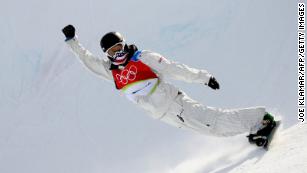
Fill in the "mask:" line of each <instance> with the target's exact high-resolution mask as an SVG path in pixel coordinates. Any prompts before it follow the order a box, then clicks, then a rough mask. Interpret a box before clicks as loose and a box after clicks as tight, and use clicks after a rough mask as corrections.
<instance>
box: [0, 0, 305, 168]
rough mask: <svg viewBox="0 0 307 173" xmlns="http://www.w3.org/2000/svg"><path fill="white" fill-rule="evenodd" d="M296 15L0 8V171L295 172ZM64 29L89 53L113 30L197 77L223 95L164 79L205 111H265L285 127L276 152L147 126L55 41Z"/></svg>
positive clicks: (25, 4) (241, 6) (273, 8)
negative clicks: (209, 78) (215, 84)
mask: <svg viewBox="0 0 307 173" xmlns="http://www.w3.org/2000/svg"><path fill="white" fill-rule="evenodd" d="M296 8H297V4H296V2H294V1H289V0H272V1H265V0H258V1H244V0H233V1H228V0H221V1H214V0H196V1H193V3H191V1H188V0H183V1H180V3H179V2H178V1H175V0H169V1H164V0H155V1H146V2H144V1H141V0H132V1H124V2H121V1H105V0H89V1H73V0H66V1H60V0H28V1H16V0H10V1H9V0H4V1H2V3H1V6H0V31H1V32H0V41H1V44H0V59H1V67H0V98H1V99H0V172H1V173H2V172H3V173H20V172H25V173H39V172H44V173H54V172H57V173H67V172H74V173H83V172H87V173H98V172H99V173H100V172H112V173H122V172H125V173H144V172H145V173H157V172H160V173H187V172H188V173H207V172H211V173H214V172H215V173H226V172H235V173H237V172H252V171H261V170H269V171H270V172H274V171H275V172H281V173H283V172H304V171H305V170H306V164H305V163H304V160H306V156H305V155H306V154H307V153H306V149H305V148H304V145H306V126H305V125H298V124H297V123H298V120H297V116H296V114H297V107H296V105H297V104H296V99H297V92H296V91H297V77H296V73H297V70H296V58H295V57H296V55H297V53H296V36H297V31H296V17H297V13H296ZM67 24H73V25H74V26H75V27H76V28H77V34H78V37H79V39H80V41H81V43H83V45H84V46H85V47H86V48H88V49H89V50H90V51H91V52H93V54H95V55H98V56H103V53H102V51H101V49H100V47H99V40H100V38H101V36H102V35H103V34H104V33H106V32H108V31H111V30H117V31H119V32H121V33H122V34H123V35H124V36H125V37H126V40H127V42H128V43H136V45H137V46H139V48H140V49H151V50H153V51H156V52H159V53H161V54H163V55H164V56H165V57H167V58H169V59H172V60H176V61H180V62H183V63H186V64H188V65H190V66H193V67H196V68H203V69H207V70H208V71H210V72H211V73H212V74H214V75H215V77H216V78H217V80H218V81H219V82H220V84H221V90H219V91H212V90H210V89H209V88H207V87H206V86H203V85H197V84H185V83H182V82H177V81H170V82H172V83H174V84H176V85H177V86H178V87H180V88H182V89H183V90H184V91H185V92H187V93H188V94H189V95H190V96H191V97H192V98H194V99H196V100H198V101H200V102H201V103H203V104H206V105H209V106H216V107H223V108H235V107H247V106H258V105H259V106H262V105H264V106H266V107H267V109H268V111H270V112H272V113H273V114H274V115H277V116H279V117H280V118H282V119H283V128H281V130H280V133H279V134H278V136H277V137H278V138H276V139H277V140H276V142H275V143H276V144H278V145H275V143H274V145H273V148H272V150H270V151H269V152H264V151H262V150H261V149H259V148H255V147H254V146H251V145H249V144H248V143H247V140H246V138H245V136H244V135H240V136H236V137H232V138H214V137H208V136H203V135H198V134H194V133H192V132H188V131H183V130H180V129H176V128H173V127H169V126H168V125H165V124H163V123H161V122H159V121H154V120H152V119H151V118H149V116H147V115H146V114H145V113H144V112H143V111H142V110H140V109H137V108H136V107H135V106H133V105H132V104H131V103H130V102H129V101H127V100H126V99H125V98H124V97H121V96H120V94H118V92H117V91H116V90H115V89H114V86H113V83H108V82H105V81H101V80H100V79H99V78H97V77H96V76H94V75H92V74H91V73H89V72H88V71H87V70H86V69H84V68H83V66H82V65H81V64H80V63H79V61H78V60H77V59H76V58H75V57H74V55H73V54H72V53H71V52H70V51H69V50H68V48H67V46H66V45H65V43H64V36H63V34H62V33H61V29H62V28H63V27H64V26H65V25H67ZM285 141H286V142H285ZM285 156H286V157H285ZM261 172H263V171H261ZM305 172H306V171H305Z"/></svg>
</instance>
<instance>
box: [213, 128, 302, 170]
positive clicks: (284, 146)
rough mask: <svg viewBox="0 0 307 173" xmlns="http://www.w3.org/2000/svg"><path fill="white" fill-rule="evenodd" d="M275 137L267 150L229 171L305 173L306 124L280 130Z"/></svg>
mask: <svg viewBox="0 0 307 173" xmlns="http://www.w3.org/2000/svg"><path fill="white" fill-rule="evenodd" d="M276 137H277V138H276V140H275V141H274V142H273V143H272V147H271V149H270V150H269V152H259V153H258V154H257V155H256V156H255V157H250V158H247V159H246V160H244V161H242V162H241V163H240V164H237V165H236V166H235V167H233V169H232V170H231V171H230V173H245V172H250V173H264V172H267V173H269V172H271V173H279V172H293V173H306V172H307V162H306V160H307V148H306V144H307V138H306V137H307V125H306V124H304V125H295V126H293V127H291V128H289V129H286V130H283V131H280V132H279V133H278V134H277V136H276ZM243 158H244V157H243ZM217 172H220V171H217ZM227 172H228V171H227Z"/></svg>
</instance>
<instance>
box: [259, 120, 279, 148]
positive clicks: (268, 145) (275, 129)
mask: <svg viewBox="0 0 307 173" xmlns="http://www.w3.org/2000/svg"><path fill="white" fill-rule="evenodd" d="M280 124H281V121H276V126H275V127H274V128H273V130H272V131H271V133H270V134H269V136H267V143H266V144H264V145H263V148H264V149H265V150H267V151H268V150H269V148H270V144H271V142H272V140H274V135H275V133H276V131H277V129H278V128H279V126H280Z"/></svg>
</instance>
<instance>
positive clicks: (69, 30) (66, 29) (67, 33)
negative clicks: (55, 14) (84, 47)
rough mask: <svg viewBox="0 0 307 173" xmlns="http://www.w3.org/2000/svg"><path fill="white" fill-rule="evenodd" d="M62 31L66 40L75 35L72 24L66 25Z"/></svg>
mask: <svg viewBox="0 0 307 173" xmlns="http://www.w3.org/2000/svg"><path fill="white" fill-rule="evenodd" d="M62 32H63V33H64V35H65V37H66V40H70V39H72V38H74V37H75V27H74V26H72V25H67V26H65V27H64V28H63V29H62Z"/></svg>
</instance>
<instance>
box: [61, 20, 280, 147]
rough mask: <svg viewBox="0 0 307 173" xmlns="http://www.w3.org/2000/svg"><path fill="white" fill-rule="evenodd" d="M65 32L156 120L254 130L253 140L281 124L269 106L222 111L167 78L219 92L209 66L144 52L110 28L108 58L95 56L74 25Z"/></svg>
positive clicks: (227, 131) (93, 66) (104, 44)
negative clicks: (166, 79)
mask: <svg viewBox="0 0 307 173" xmlns="http://www.w3.org/2000/svg"><path fill="white" fill-rule="evenodd" d="M62 32H63V33H64V35H65V37H66V40H65V41H66V43H67V44H68V45H69V46H70V48H71V49H72V51H73V52H74V53H75V54H76V55H77V56H78V57H79V58H80V60H81V61H82V63H83V64H84V65H85V66H86V67H87V68H88V69H89V70H90V71H92V72H94V73H95V74H97V75H98V76H100V77H101V78H103V79H105V80H108V81H114V83H115V87H116V89H118V90H120V91H122V92H123V93H124V94H125V95H126V96H127V98H128V99H129V100H131V101H132V102H133V103H135V104H137V105H138V106H140V107H141V108H143V109H144V110H146V111H148V112H149V114H150V115H151V116H152V117H153V118H155V119H158V120H161V121H163V122H165V123H168V124H170V125H173V126H175V127H178V128H183V129H190V130H193V131H196V132H199V133H202V134H207V135H213V136H233V135H237V134H242V133H246V132H249V133H250V134H251V136H252V137H250V138H249V141H250V142H251V141H253V139H254V138H255V137H256V136H262V135H267V134H263V133H260V132H261V131H263V129H265V131H266V132H267V133H270V131H271V129H272V128H271V127H272V125H273V124H274V123H275V121H274V118H273V116H272V115H270V114H269V113H267V112H266V110H265V108H264V107H250V108H244V109H221V108H214V107H209V106H204V105H202V104H200V103H199V102H197V101H195V100H193V99H191V98H190V97H189V96H187V94H186V93H184V92H183V91H182V90H179V89H178V88H177V87H175V86H174V85H172V84H169V83H167V82H166V81H165V77H169V78H173V79H176V80H182V81H185V82H189V83H198V84H203V85H207V86H208V87H210V88H212V89H213V90H218V89H219V88H220V85H219V83H218V82H217V80H216V79H215V77H213V76H212V75H211V74H210V73H208V72H207V71H206V70H198V69H195V68H191V67H188V66H187V65H185V64H181V63H178V62H175V61H171V60H168V59H166V58H165V57H163V56H162V55H160V54H158V53H155V52H152V51H148V50H138V48H137V47H136V46H135V45H128V44H127V43H126V42H125V40H124V38H123V36H122V35H121V34H120V33H118V32H109V33H107V34H105V35H104V36H103V37H102V39H101V41H100V46H101V48H102V50H103V52H104V53H105V55H106V56H107V59H100V58H98V57H95V56H94V55H92V54H91V53H90V52H89V51H88V50H86V49H85V48H84V47H83V46H82V45H81V44H80V43H79V41H78V38H77V37H76V35H75V28H74V27H73V26H72V25H67V26H66V27H64V28H63V29H62ZM257 132H258V133H257ZM255 140H256V138H255ZM257 144H258V143H257ZM261 145H263V144H261Z"/></svg>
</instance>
